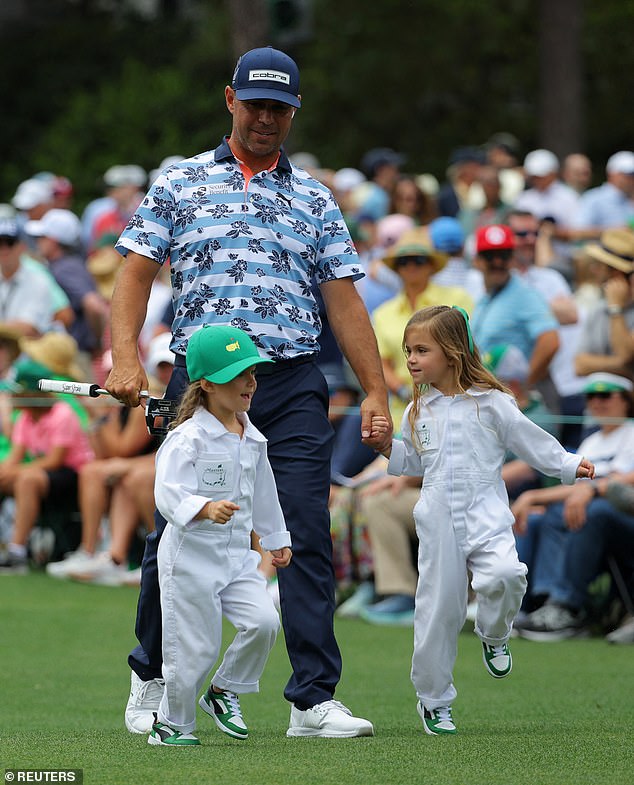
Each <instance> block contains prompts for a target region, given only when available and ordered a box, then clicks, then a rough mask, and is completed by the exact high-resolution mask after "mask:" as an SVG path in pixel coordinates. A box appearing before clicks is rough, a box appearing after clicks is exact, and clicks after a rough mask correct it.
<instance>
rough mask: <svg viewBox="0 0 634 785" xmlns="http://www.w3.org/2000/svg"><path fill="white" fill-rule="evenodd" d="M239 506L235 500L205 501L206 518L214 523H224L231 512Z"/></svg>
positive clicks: (230, 515) (228, 518) (229, 517)
mask: <svg viewBox="0 0 634 785" xmlns="http://www.w3.org/2000/svg"><path fill="white" fill-rule="evenodd" d="M239 509H240V507H239V506H238V505H237V504H236V503H235V502H230V501H228V500H227V499H221V500H220V501H218V502H207V505H206V512H207V516H206V517H207V518H209V520H210V521H213V522H214V523H226V522H227V521H228V520H230V519H231V517H232V515H233V513H234V512H235V511H236V510H239Z"/></svg>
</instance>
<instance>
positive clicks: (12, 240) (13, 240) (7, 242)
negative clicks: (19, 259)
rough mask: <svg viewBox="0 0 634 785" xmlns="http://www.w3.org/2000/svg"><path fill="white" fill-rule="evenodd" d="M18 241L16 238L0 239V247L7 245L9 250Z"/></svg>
mask: <svg viewBox="0 0 634 785" xmlns="http://www.w3.org/2000/svg"><path fill="white" fill-rule="evenodd" d="M17 241H18V238H17V237H0V245H8V246H9V248H11V247H12V246H14V245H15V244H16V243H17Z"/></svg>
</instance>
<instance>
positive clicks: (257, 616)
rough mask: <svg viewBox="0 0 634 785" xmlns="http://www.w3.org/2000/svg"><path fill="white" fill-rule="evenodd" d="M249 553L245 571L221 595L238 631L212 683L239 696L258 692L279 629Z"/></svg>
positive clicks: (254, 555)
mask: <svg viewBox="0 0 634 785" xmlns="http://www.w3.org/2000/svg"><path fill="white" fill-rule="evenodd" d="M257 562H258V557H257V555H256V554H255V553H250V554H249V556H248V557H247V561H246V566H245V570H244V572H243V573H242V575H240V576H239V577H238V578H236V579H234V580H233V581H232V582H231V583H230V584H229V585H228V586H227V587H226V588H225V589H223V591H222V592H221V593H220V600H221V602H222V612H223V614H224V615H225V617H226V618H227V619H228V620H229V621H230V622H231V624H233V626H234V627H236V629H237V631H238V632H237V634H236V636H235V638H234V639H233V641H232V642H231V644H230V646H229V648H228V649H227V651H226V652H225V656H224V657H223V660H222V663H221V665H220V667H219V668H218V670H217V671H216V673H215V675H214V677H213V679H212V681H213V684H214V685H215V686H216V687H219V688H220V689H226V690H230V691H231V692H236V693H245V692H257V691H258V689H259V679H260V676H261V675H262V671H263V670H264V666H265V664H266V660H267V658H268V656H269V652H270V651H271V648H272V647H273V644H274V643H275V639H276V637H277V633H278V632H279V629H280V619H279V616H278V613H277V611H276V610H275V606H274V605H273V600H272V599H271V597H270V595H269V594H268V592H267V591H266V579H265V577H264V575H263V574H262V573H261V572H260V571H259V570H258V569H257Z"/></svg>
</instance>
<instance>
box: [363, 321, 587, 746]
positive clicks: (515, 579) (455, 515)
mask: <svg viewBox="0 0 634 785" xmlns="http://www.w3.org/2000/svg"><path fill="white" fill-rule="evenodd" d="M403 344H404V346H403V348H404V350H405V353H406V355H407V364H408V368H409V372H410V374H411V376H412V379H413V382H414V398H413V402H412V403H411V404H410V405H409V407H408V409H407V410H406V412H405V415H404V417H403V424H402V434H403V439H402V441H400V440H394V441H393V442H392V447H391V449H388V450H386V451H385V453H384V454H385V455H386V456H387V457H389V459H390V462H389V466H388V472H389V473H390V474H395V475H400V474H406V475H412V476H422V477H423V485H422V490H421V495H420V499H419V501H418V502H417V504H416V506H415V507H414V519H415V523H416V533H417V535H418V539H419V548H418V573H419V578H418V586H417V589H416V607H415V621H414V655H413V658H412V674H411V675H412V682H413V684H414V687H415V689H416V694H417V696H418V705H417V710H418V713H419V714H420V716H421V719H422V721H423V726H424V728H425V731H426V732H427V733H429V734H431V735H438V734H443V733H455V732H456V726H455V724H454V722H453V718H452V712H451V704H452V702H453V700H454V698H455V697H456V689H455V687H454V683H453V666H454V663H455V659H456V654H457V646H458V634H459V633H460V630H461V629H462V627H463V625H464V622H465V620H466V612H467V611H466V609H467V589H468V580H469V577H468V573H469V571H471V574H472V580H471V586H472V588H473V591H474V592H475V594H476V599H477V606H478V610H477V618H476V623H475V632H476V634H477V635H478V637H479V638H480V640H481V642H482V650H483V660H484V664H485V667H486V669H487V670H488V672H489V673H490V674H491V675H492V676H494V677H495V678H503V677H504V676H507V675H508V674H509V673H510V671H511V665H512V660H511V653H510V650H509V647H508V640H509V637H510V634H511V627H512V624H513V619H514V618H515V616H516V615H517V612H518V610H519V607H520V604H521V601H522V597H523V595H524V591H525V590H526V577H525V576H526V566H525V565H524V564H522V563H521V562H520V561H519V559H518V556H517V551H516V549H515V541H514V538H513V533H512V525H513V516H512V514H511V511H510V509H509V504H508V496H507V493H506V489H505V486H504V482H503V481H502V477H501V469H502V465H503V463H504V456H505V454H506V451H507V450H512V451H513V452H514V453H515V454H516V455H517V456H518V457H520V458H522V459H523V460H524V461H526V462H527V463H529V464H530V465H531V466H533V467H534V468H536V469H538V470H539V471H541V472H543V473H544V474H547V475H549V476H551V477H557V478H558V479H560V480H561V482H564V483H572V482H574V480H575V477H592V476H593V475H594V467H593V466H592V464H591V463H590V462H589V461H587V460H585V459H583V458H581V457H580V456H577V455H573V454H572V453H568V452H566V451H565V450H564V449H563V447H562V446H561V445H560V444H559V442H558V441H557V440H556V439H554V438H553V437H552V436H550V435H549V434H548V433H546V432H545V431H543V430H542V429H541V428H540V427H539V426H537V425H535V424H534V423H533V422H531V421H530V420H529V419H528V418H527V417H525V416H524V415H523V414H522V413H521V412H520V410H519V409H518V407H517V405H516V403H515V400H514V398H513V397H512V396H511V395H510V394H509V393H508V392H507V391H506V390H505V389H504V387H503V386H502V385H501V384H500V383H499V382H498V380H497V379H496V378H495V377H494V376H493V375H492V374H490V373H489V372H488V371H487V370H486V369H485V368H484V366H483V365H482V363H481V361H480V356H479V353H478V350H477V348H476V347H475V346H474V343H473V338H472V335H471V330H470V327H469V318H468V316H467V314H466V312H465V311H463V310H462V309H461V308H450V307H448V306H432V307H429V308H423V309H422V310H420V311H418V312H417V313H415V314H414V315H413V316H412V318H411V319H410V320H409V322H408V324H407V326H406V328H405V335H404V341H403ZM378 421H379V418H375V419H374V420H373V426H375V425H376V426H377V427H378V428H381V427H383V428H384V429H387V424H386V423H382V424H380V423H379V422H378Z"/></svg>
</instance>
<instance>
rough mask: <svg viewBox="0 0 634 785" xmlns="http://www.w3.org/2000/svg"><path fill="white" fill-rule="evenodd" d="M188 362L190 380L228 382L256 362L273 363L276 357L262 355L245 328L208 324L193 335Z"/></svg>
mask: <svg viewBox="0 0 634 785" xmlns="http://www.w3.org/2000/svg"><path fill="white" fill-rule="evenodd" d="M185 362H186V364H187V374H188V376H189V379H190V381H192V382H194V381H196V380H197V379H207V380H208V381H210V382H215V383H216V384H226V383H227V382H230V381H231V380H232V379H235V378H236V376H237V375H238V374H240V373H242V371H244V370H246V369H247V368H250V367H251V366H252V365H258V364H259V363H272V362H273V360H269V359H268V358H267V357H261V356H260V354H259V352H258V349H257V347H256V345H255V344H254V343H253V341H252V340H251V337H250V336H249V335H248V333H245V332H244V330H240V329H239V328H238V327H228V326H226V325H211V324H206V325H204V327H201V329H200V330H197V331H196V332H195V333H194V334H193V335H192V336H191V338H190V339H189V341H188V343H187V354H186V355H185Z"/></svg>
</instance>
